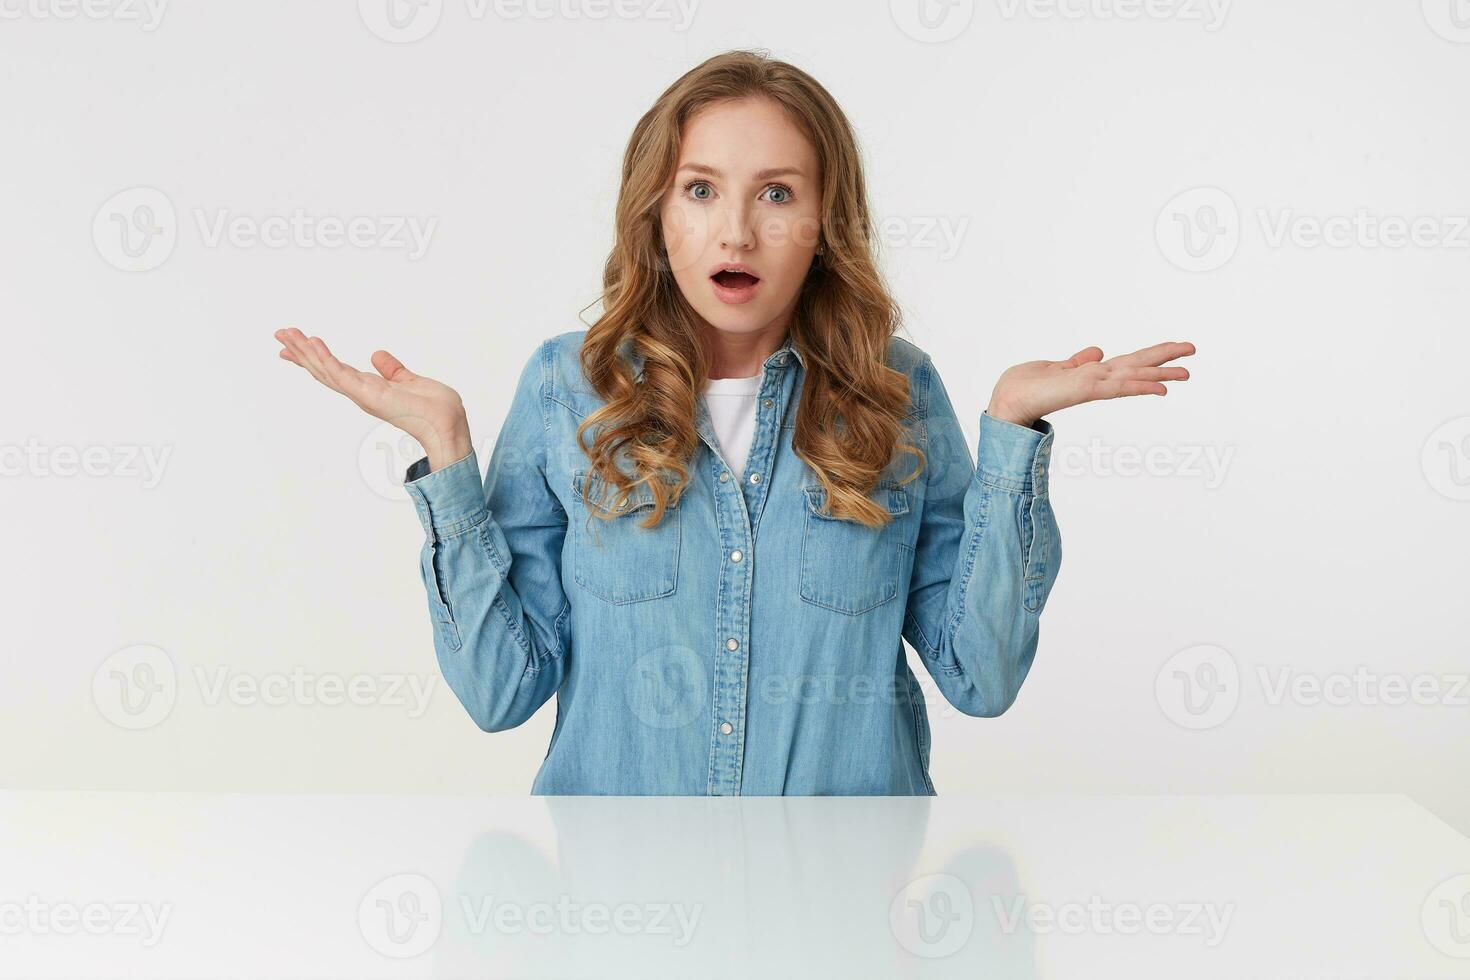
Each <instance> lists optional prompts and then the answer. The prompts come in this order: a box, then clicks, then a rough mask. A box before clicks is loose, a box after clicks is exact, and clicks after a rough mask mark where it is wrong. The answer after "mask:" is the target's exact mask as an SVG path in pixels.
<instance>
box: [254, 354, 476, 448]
mask: <svg viewBox="0 0 1470 980" xmlns="http://www.w3.org/2000/svg"><path fill="white" fill-rule="evenodd" d="M275 338H276V340H278V341H280V342H281V345H282V346H281V351H280V356H281V358H282V359H284V360H287V361H290V362H291V363H293V364H296V365H299V366H300V367H303V368H305V369H306V370H307V371H309V372H310V373H311V375H312V377H314V378H316V379H317V380H318V381H320V382H321V383H322V384H324V385H326V386H327V387H328V388H331V389H332V390H333V391H335V392H337V393H339V394H341V395H345V396H346V397H347V398H349V399H350V400H351V401H352V403H353V404H355V405H356V406H357V407H358V408H360V409H362V410H363V411H364V412H367V413H368V414H369V415H371V416H373V417H374V418H379V419H382V420H383V421H384V422H388V423H390V424H392V425H394V426H396V427H397V428H399V429H401V430H403V431H404V432H406V433H408V434H409V435H411V436H413V437H414V438H415V439H417V440H418V441H419V444H420V445H422V446H424V447H425V449H426V451H429V452H430V453H431V455H436V454H437V453H436V449H437V448H438V447H442V446H445V445H446V444H448V443H452V442H458V441H460V440H459V437H460V436H461V435H462V434H463V432H464V430H467V428H468V427H467V424H466V423H465V415H464V403H463V402H462V401H461V399H460V397H459V392H457V391H455V390H454V389H453V388H451V387H449V386H448V385H446V384H442V383H440V382H438V381H435V380H434V379H433V378H426V377H424V376H423V375H419V374H414V373H413V372H412V371H410V370H409V369H408V368H406V367H404V366H403V362H401V361H400V360H398V358H396V357H394V356H393V355H392V354H390V353H388V352H387V351H385V350H380V351H375V352H374V353H373V356H372V363H373V367H375V368H377V370H378V373H377V374H371V373H369V372H367V371H359V370H357V369H356V368H354V367H352V366H351V365H348V364H344V363H343V362H342V361H339V360H338V359H337V358H336V357H334V356H333V355H332V352H331V351H330V350H328V349H327V345H326V344H325V343H324V342H323V341H322V339H321V338H320V337H310V338H308V337H307V336H306V335H305V334H303V333H302V332H301V331H300V330H298V329H296V328H295V327H286V328H284V329H282V330H277V331H276V332H275Z"/></svg>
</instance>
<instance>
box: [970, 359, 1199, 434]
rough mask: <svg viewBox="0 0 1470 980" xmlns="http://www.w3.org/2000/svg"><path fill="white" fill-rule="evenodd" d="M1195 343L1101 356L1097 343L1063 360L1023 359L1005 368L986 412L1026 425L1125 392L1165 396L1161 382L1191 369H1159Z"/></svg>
mask: <svg viewBox="0 0 1470 980" xmlns="http://www.w3.org/2000/svg"><path fill="white" fill-rule="evenodd" d="M1194 351H1195V347H1194V344H1191V343H1189V342H1187V341H1186V342H1182V343H1175V342H1170V343H1163V344H1155V345H1154V346H1152V347H1145V348H1143V349H1142V350H1136V351H1134V352H1133V353H1131V354H1120V355H1118V356H1117V357H1110V358H1108V359H1107V360H1106V361H1104V360H1103V359H1102V356H1103V352H1102V348H1101V347H1085V348H1083V349H1082V350H1080V351H1078V352H1077V353H1075V354H1073V355H1072V356H1071V357H1069V358H1067V359H1066V360H1065V361H1026V362H1024V363H1022V364H1017V365H1016V366H1014V367H1011V368H1007V369H1006V371H1005V373H1003V374H1002V375H1001V376H1000V380H999V381H997V382H996V384H995V391H994V393H993V394H992V395H991V399H990V408H989V409H987V411H988V413H989V414H990V415H992V416H995V417H997V418H1004V419H1006V420H1007V421H1012V422H1019V423H1021V424H1023V425H1030V424H1031V423H1033V422H1035V421H1036V420H1037V419H1039V418H1041V417H1042V416H1043V415H1046V414H1048V413H1050V412H1055V411H1058V410H1060V409H1063V408H1067V407H1069V406H1071V405H1080V404H1082V403H1083V402H1091V401H1099V400H1101V399H1105V398H1121V397H1124V396H1127V395H1164V394H1167V393H1168V390H1169V389H1168V388H1166V387H1164V384H1163V382H1165V381H1187V380H1189V371H1188V370H1186V369H1185V368H1182V367H1163V366H1162V365H1163V364H1164V363H1165V362H1167V361H1172V360H1174V359H1175V358H1179V357H1187V356H1189V355H1190V354H1193V353H1194Z"/></svg>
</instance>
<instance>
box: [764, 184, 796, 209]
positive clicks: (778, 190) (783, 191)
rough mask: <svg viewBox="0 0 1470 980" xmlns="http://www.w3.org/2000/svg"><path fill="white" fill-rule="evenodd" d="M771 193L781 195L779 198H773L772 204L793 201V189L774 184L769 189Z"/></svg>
mask: <svg viewBox="0 0 1470 980" xmlns="http://www.w3.org/2000/svg"><path fill="white" fill-rule="evenodd" d="M769 193H771V194H779V195H781V196H780V197H779V198H771V199H770V201H771V203H772V204H785V203H786V202H787V201H790V200H791V188H789V187H782V186H781V185H780V184H773V185H772V186H771V187H770V189H769Z"/></svg>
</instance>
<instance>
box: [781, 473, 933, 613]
mask: <svg viewBox="0 0 1470 980" xmlns="http://www.w3.org/2000/svg"><path fill="white" fill-rule="evenodd" d="M802 490H803V495H804V496H805V498H806V517H805V522H804V524H805V526H804V528H803V531H802V537H801V576H800V577H801V585H800V589H801V597H802V599H804V600H806V601H807V602H810V603H813V604H815V605H818V606H823V607H825V608H827V609H833V610H836V611H837V612H840V613H846V614H847V615H849V616H856V615H857V614H858V613H864V612H867V611H868V610H870V609H872V608H874V607H875V606H881V605H882V604H883V603H885V602H887V601H889V600H890V599H892V598H893V597H894V596H896V595H897V594H898V586H899V572H900V570H901V568H902V566H903V563H902V555H901V554H900V542H902V540H903V527H904V521H903V519H902V518H903V515H905V514H907V513H908V512H909V498H908V494H906V493H905V492H904V490H903V488H902V487H900V486H899V485H898V484H897V483H896V482H894V481H891V480H884V481H882V482H880V483H879V484H878V486H877V488H876V489H875V490H874V491H873V493H872V495H871V499H872V500H873V501H874V502H875V503H877V504H878V505H879V506H881V507H885V508H887V510H888V513H889V515H890V516H891V517H892V519H891V520H890V521H889V522H888V523H887V524H885V525H884V526H882V527H867V526H865V525H862V524H859V523H857V522H856V521H847V520H839V519H837V518H835V517H830V516H828V515H826V514H823V513H822V510H823V509H824V508H825V507H826V504H827V491H826V489H825V488H824V487H820V486H812V487H803V488H802Z"/></svg>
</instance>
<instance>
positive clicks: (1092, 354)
mask: <svg viewBox="0 0 1470 980" xmlns="http://www.w3.org/2000/svg"><path fill="white" fill-rule="evenodd" d="M1102 356H1103V352H1102V348H1101V347H1096V346H1094V347H1084V348H1082V349H1081V350H1079V351H1078V352H1077V353H1075V354H1073V355H1072V356H1071V357H1069V358H1068V359H1067V360H1066V361H1064V362H1062V363H1063V364H1064V366H1066V367H1081V366H1082V365H1084V364H1089V363H1091V362H1093V361H1100V360H1102Z"/></svg>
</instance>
